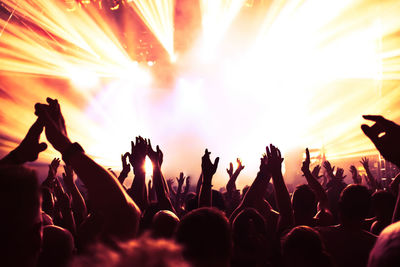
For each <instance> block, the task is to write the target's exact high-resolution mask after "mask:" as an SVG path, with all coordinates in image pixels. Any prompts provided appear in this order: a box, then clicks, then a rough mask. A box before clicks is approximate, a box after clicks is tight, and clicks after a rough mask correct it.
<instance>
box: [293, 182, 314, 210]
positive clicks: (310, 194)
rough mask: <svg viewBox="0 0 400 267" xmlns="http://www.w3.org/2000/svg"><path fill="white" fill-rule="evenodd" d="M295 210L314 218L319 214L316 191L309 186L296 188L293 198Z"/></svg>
mask: <svg viewBox="0 0 400 267" xmlns="http://www.w3.org/2000/svg"><path fill="white" fill-rule="evenodd" d="M292 203H293V210H294V211H295V212H296V213H301V214H305V215H309V216H312V217H313V216H314V215H315V213H316V212H317V199H316V197H315V193H314V191H312V190H311V188H310V187H309V186H308V185H305V184H303V185H299V186H297V187H296V189H295V191H294V193H293V196H292Z"/></svg>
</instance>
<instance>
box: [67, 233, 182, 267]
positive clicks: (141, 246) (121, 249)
mask: <svg viewBox="0 0 400 267" xmlns="http://www.w3.org/2000/svg"><path fill="white" fill-rule="evenodd" d="M70 266H73V267H87V266H90V267H104V266H106V267H132V266H140V267H189V266H190V265H189V264H188V263H187V262H186V261H185V260H184V259H183V256H182V248H181V247H180V246H179V245H177V244H176V243H175V242H174V241H172V240H168V239H157V240H155V239H152V238H150V237H149V236H148V235H143V236H141V237H140V238H137V239H134V240H131V241H127V242H123V243H116V244H115V245H114V246H113V247H112V248H111V247H108V246H105V245H103V244H100V243H98V244H96V246H94V247H92V248H91V251H90V253H86V254H83V255H81V256H78V257H75V258H74V260H73V262H72V263H71V265H70Z"/></svg>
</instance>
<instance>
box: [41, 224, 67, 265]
mask: <svg viewBox="0 0 400 267" xmlns="http://www.w3.org/2000/svg"><path fill="white" fill-rule="evenodd" d="M73 251H74V238H73V236H72V234H71V233H70V232H69V231H68V230H66V229H64V228H61V227H58V226H54V225H49V226H45V227H43V244H42V251H41V253H40V256H39V264H38V266H39V267H63V266H67V264H68V262H69V260H70V259H71V257H72V255H73Z"/></svg>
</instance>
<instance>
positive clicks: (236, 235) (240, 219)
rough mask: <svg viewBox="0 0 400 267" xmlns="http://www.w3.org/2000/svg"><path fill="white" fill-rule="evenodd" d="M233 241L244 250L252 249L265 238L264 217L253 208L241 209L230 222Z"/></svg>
mask: <svg viewBox="0 0 400 267" xmlns="http://www.w3.org/2000/svg"><path fill="white" fill-rule="evenodd" d="M232 233H233V242H234V244H235V246H240V247H241V248H243V249H245V250H250V251H254V250H255V249H257V248H258V244H260V243H263V242H265V241H266V240H265V239H266V235H267V232H266V225H265V221H264V218H263V217H262V216H261V215H260V213H258V211H256V210H255V209H253V208H246V209H244V210H242V211H241V212H240V213H239V214H238V215H237V216H236V217H235V219H234V220H233V223H232Z"/></svg>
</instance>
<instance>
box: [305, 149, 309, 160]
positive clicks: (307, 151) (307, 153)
mask: <svg viewBox="0 0 400 267" xmlns="http://www.w3.org/2000/svg"><path fill="white" fill-rule="evenodd" d="M306 160H307V161H310V151H309V150H308V148H306Z"/></svg>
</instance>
